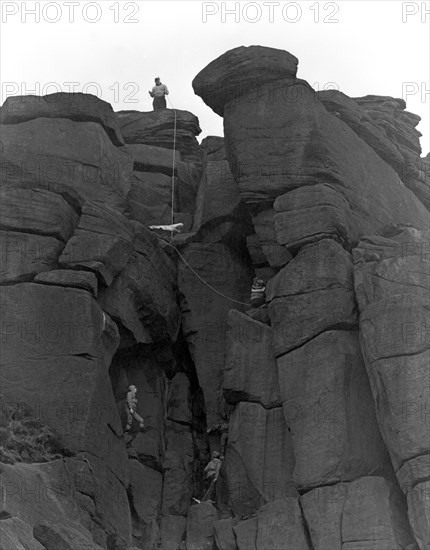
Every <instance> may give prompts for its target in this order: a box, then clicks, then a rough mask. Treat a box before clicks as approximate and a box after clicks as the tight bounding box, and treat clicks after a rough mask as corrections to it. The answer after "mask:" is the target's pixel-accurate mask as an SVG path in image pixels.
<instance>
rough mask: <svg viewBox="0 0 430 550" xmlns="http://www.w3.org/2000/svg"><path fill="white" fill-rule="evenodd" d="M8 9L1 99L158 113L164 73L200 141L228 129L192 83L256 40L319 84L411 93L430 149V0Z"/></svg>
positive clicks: (147, 2) (49, 4)
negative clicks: (89, 98)
mask: <svg viewBox="0 0 430 550" xmlns="http://www.w3.org/2000/svg"><path fill="white" fill-rule="evenodd" d="M0 4H1V8H2V24H1V27H2V28H1V31H2V38H1V75H0V76H1V80H2V90H1V91H2V96H1V98H0V99H1V102H3V101H4V100H5V99H6V97H7V96H8V95H18V94H26V93H36V94H41V93H52V92H55V91H56V90H63V91H69V90H71V89H74V90H75V91H76V92H81V91H87V92H89V93H93V94H94V93H95V94H97V95H99V96H101V97H102V99H104V100H106V101H108V102H110V103H111V104H112V105H113V108H114V110H115V111H119V110H122V109H136V110H140V111H149V110H152V104H151V99H150V97H149V95H148V92H147V90H148V89H150V88H151V87H152V85H153V79H154V77H155V76H160V77H161V80H162V81H163V82H164V83H165V84H167V86H168V87H169V89H170V99H171V101H172V102H173V105H174V106H175V107H176V108H179V109H186V110H189V111H191V112H193V113H194V114H195V115H197V116H198V117H199V120H200V126H201V128H202V130H203V132H202V134H201V136H200V137H204V136H206V135H208V134H212V135H222V133H223V129H222V119H221V118H220V117H218V116H217V115H216V114H215V113H213V112H212V111H211V109H210V108H209V107H207V106H206V105H205V104H204V103H203V101H202V100H201V99H200V98H199V97H197V96H195V95H194V92H193V89H192V87H191V81H192V79H193V78H194V76H195V75H196V74H197V73H198V72H199V71H200V70H201V69H203V68H204V67H205V66H206V65H207V64H208V63H209V62H210V61H212V60H213V59H215V58H216V57H218V56H219V55H221V54H222V53H224V52H225V51H227V50H229V49H232V48H235V47H237V46H241V45H244V46H249V45H252V44H259V45H262V46H270V47H274V48H280V49H285V50H287V51H289V52H290V53H292V54H294V55H295V56H296V57H298V59H299V71H298V76H299V77H300V78H303V79H305V80H307V81H308V82H309V83H310V84H311V85H312V86H313V87H314V88H315V89H324V88H325V87H337V88H338V89H340V90H341V91H343V92H344V93H346V94H347V95H349V96H351V97H357V96H363V95H367V94H379V95H390V96H394V97H403V98H404V99H405V100H406V102H407V109H408V110H409V111H412V112H414V113H417V114H419V115H420V116H421V117H422V121H421V123H420V125H419V126H418V129H419V130H420V131H421V133H422V134H423V138H422V139H421V145H422V148H423V154H424V155H425V154H427V152H428V151H429V135H430V121H429V104H430V96H429V93H428V90H429V87H430V86H429V67H430V62H429V49H430V48H429V28H430V25H429V22H430V13H426V10H430V2H428V1H427V2H422V1H420V2H403V1H401V0H398V1H390V0H386V1H375V0H373V1H371V0H370V1H366V0H361V1H351V0H341V1H336V2H325V1H320V2H316V1H315V0H311V1H303V0H301V1H300V2H288V1H281V0H279V1H273V2H269V1H268V2H265V1H260V2H258V3H257V2H247V1H241V2H240V3H239V2H230V1H229V2H216V3H215V2H202V1H200V0H193V1H181V0H175V1H167V0H166V1H160V0H157V1H151V0H140V1H134V2H128V1H125V0H120V1H119V2H115V1H110V0H101V1H100V0H99V1H97V2H90V1H87V0H79V1H78V0H75V1H74V2H71V1H69V2H68V1H61V0H57V1H49V0H42V1H40V2H33V1H30V0H27V1H26V2H22V1H19V2H18V1H6V0H1V1H0ZM73 4H76V5H73ZM235 7H236V14H234V13H231V12H233V11H234V9H235ZM226 10H227V13H226ZM32 11H33V12H34V11H35V12H36V15H39V17H40V21H39V22H36V21H35V17H36V16H35V15H34V14H32V13H31V12H32ZM72 11H74V14H73V18H74V20H73V21H71V18H72V17H71V16H72ZM204 12H205V13H206V14H207V15H206V22H205V21H204ZM229 12H230V13H229ZM127 19H128V20H129V22H126V20H127ZM91 21H92V22H91ZM133 21H134V22H133ZM71 82H74V83H75V84H74V85H72V84H67V83H71ZM49 83H51V85H49V86H48V84H49ZM72 86H74V88H73V87H72ZM426 92H427V93H426ZM132 100H137V102H133V101H132Z"/></svg>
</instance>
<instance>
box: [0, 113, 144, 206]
mask: <svg viewBox="0 0 430 550" xmlns="http://www.w3.org/2000/svg"><path fill="white" fill-rule="evenodd" d="M1 146H2V151H1V157H0V162H1V173H2V180H3V181H2V184H3V186H6V185H9V186H13V187H22V186H23V185H24V184H25V185H27V184H28V185H30V184H31V185H34V184H37V185H38V186H42V187H46V186H47V185H48V184H49V183H55V184H59V185H60V186H65V187H66V188H72V189H74V190H75V191H77V192H78V193H79V195H81V196H82V197H83V198H84V199H85V200H89V201H94V202H98V203H101V204H103V205H105V206H111V207H113V208H117V209H119V210H121V209H124V207H125V198H126V196H127V193H128V191H129V189H130V178H131V173H132V170H133V160H132V158H131V157H130V155H129V154H127V153H126V152H124V151H122V150H121V148H117V147H115V146H114V145H113V144H112V142H111V141H110V139H109V137H108V136H107V134H106V132H105V131H104V130H103V128H102V127H101V126H100V125H99V124H97V123H95V122H74V121H73V120H67V119H60V118H58V119H50V118H38V119H34V120H29V121H27V122H22V123H21V124H5V125H3V126H2V127H1Z"/></svg>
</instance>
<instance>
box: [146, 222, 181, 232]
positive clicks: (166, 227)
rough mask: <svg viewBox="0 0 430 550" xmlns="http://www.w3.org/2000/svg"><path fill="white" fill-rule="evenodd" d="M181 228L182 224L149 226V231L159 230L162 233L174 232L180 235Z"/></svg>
mask: <svg viewBox="0 0 430 550" xmlns="http://www.w3.org/2000/svg"><path fill="white" fill-rule="evenodd" d="M183 227H184V224H183V223H173V224H172V225H150V226H149V229H161V230H162V231H174V232H175V233H180V232H181V230H182V228H183Z"/></svg>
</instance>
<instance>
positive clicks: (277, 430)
mask: <svg viewBox="0 0 430 550" xmlns="http://www.w3.org/2000/svg"><path fill="white" fill-rule="evenodd" d="M293 468H294V456H293V450H292V442H291V438H290V433H289V432H288V429H287V426H286V424H285V419H284V416H283V414H282V408H281V407H277V408H274V409H269V410H267V409H265V408H264V407H262V406H261V405H259V404H257V403H245V402H244V403H239V404H238V405H237V406H236V408H235V409H234V411H233V413H232V415H231V417H230V426H229V435H228V446H227V455H226V469H227V479H228V487H229V499H230V503H231V507H232V509H233V511H234V513H235V515H237V516H241V517H243V516H249V515H251V514H253V513H255V512H256V511H257V510H258V509H259V508H260V506H262V505H263V504H265V503H267V502H270V501H273V500H277V499H281V498H285V497H286V496H292V495H294V494H296V492H295V489H294V485H293V483H292V472H293Z"/></svg>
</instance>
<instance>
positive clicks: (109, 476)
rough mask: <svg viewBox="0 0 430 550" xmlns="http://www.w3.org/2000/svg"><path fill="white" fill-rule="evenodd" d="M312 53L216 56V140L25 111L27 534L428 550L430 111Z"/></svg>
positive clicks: (20, 507)
mask: <svg viewBox="0 0 430 550" xmlns="http://www.w3.org/2000/svg"><path fill="white" fill-rule="evenodd" d="M297 65H298V60H297V59H296V58H295V57H294V56H293V55H291V54H290V53H288V52H285V51H282V50H275V49H272V48H264V47H261V46H251V47H248V48H246V47H240V48H236V49H234V50H231V51H229V52H227V53H225V54H224V55H222V56H220V57H219V58H218V59H216V60H215V61H213V62H212V63H210V64H209V65H208V67H206V68H205V69H203V70H202V71H201V72H200V73H199V75H197V76H196V78H195V80H194V82H193V86H194V89H195V91H196V93H197V94H198V95H200V96H201V97H202V99H203V100H204V101H205V103H206V104H207V105H209V106H210V107H211V108H212V109H213V110H214V111H215V112H216V113H217V114H219V115H220V116H223V117H224V131H225V136H224V138H222V137H217V136H208V137H207V138H205V139H204V140H203V141H202V143H201V145H199V143H198V141H197V139H196V136H198V135H199V134H200V132H201V130H200V126H199V121H198V119H197V117H196V116H195V115H193V114H192V113H189V112H187V111H182V110H174V109H165V110H162V111H156V112H150V113H141V112H138V111H121V112H119V113H114V112H113V110H112V107H111V106H110V105H108V104H107V103H105V102H103V101H101V100H99V99H98V98H94V97H93V96H89V95H86V94H63V93H61V94H52V95H50V96H45V97H43V98H39V97H36V96H26V97H25V98H24V97H21V98H20V97H15V98H9V99H8V100H7V101H6V102H5V104H4V105H3V108H2V110H1V114H0V117H1V123H2V126H1V148H0V149H1V151H0V153H1V158H0V164H1V171H2V182H1V187H0V198H1V199H2V200H1V206H0V214H1V219H0V238H1V247H2V251H3V254H2V256H3V259H4V262H3V263H2V268H1V271H0V298H1V313H0V316H1V319H0V320H1V340H2V342H1V343H2V354H1V370H0V390H1V399H2V419H1V426H0V432H1V433H0V435H1V436H2V441H1V443H0V460H1V461H2V464H1V465H0V490H1V496H2V498H1V499H0V500H1V502H2V509H1V511H0V537H1V541H2V543H1V544H2V548H3V546H4V550H15V549H19V550H24V549H26V550H42V549H46V550H61V549H64V550H76V549H77V548H78V546H79V548H88V549H91V550H136V549H137V548H141V549H143V548H144V549H145V550H157V549H161V550H179V549H180V550H204V549H206V548H207V549H208V550H214V549H215V548H216V549H217V550H272V549H275V548H282V549H284V548H288V549H293V550H364V549H365V548H366V549H368V550H383V549H384V550H418V549H419V550H425V549H428V547H429V544H430V539H429V528H430V511H429V506H428V498H426V495H427V494H428V490H429V483H430V463H429V456H430V449H429V440H428V422H427V411H428V395H429V392H430V385H429V377H428V362H429V345H428V338H427V335H428V323H429V318H428V312H429V309H430V307H429V299H428V290H429V278H430V269H429V265H430V263H429V255H428V242H429V230H428V228H429V220H430V218H429V211H428V208H429V206H430V199H429V197H430V193H429V189H430V184H429V178H428V164H429V163H428V157H427V158H420V156H419V155H420V153H421V150H420V146H419V132H418V131H417V130H416V125H417V123H418V121H419V118H418V117H417V116H416V115H413V114H411V113H408V112H407V111H406V110H405V107H406V105H405V103H404V102H403V100H399V99H395V98H391V97H387V96H366V97H363V98H355V99H352V98H349V97H347V96H346V95H345V94H343V93H341V92H333V91H330V92H328V91H327V92H315V91H314V90H313V89H312V88H311V86H310V85H309V84H308V83H307V82H306V81H304V80H301V79H298V78H297V77H296V73H297ZM172 222H175V223H179V222H181V223H182V224H183V232H182V234H173V232H170V231H164V230H163V229H156V230H151V229H150V227H149V226H153V225H167V224H170V223H172ZM254 277H259V278H262V279H263V282H264V285H265V297H264V299H265V303H264V304H263V305H262V306H261V307H259V308H255V307H253V308H251V307H250V294H251V292H250V291H251V286H252V281H253V278H254ZM131 385H133V386H135V387H136V388H137V394H136V396H137V403H136V413H137V414H138V415H139V416H140V417H141V420H138V421H136V420H133V421H132V422H131V425H129V416H128V415H129V414H130V410H129V408H128V406H127V402H126V394H127V391H128V388H129V387H130V386H131ZM36 451H37V452H36ZM214 451H218V452H219V453H220V455H221V466H220V471H219V477H218V479H217V482H216V484H211V479H208V478H207V475H206V472H207V469H205V467H206V465H207V464H208V462H209V460H210V458H211V456H216V455H213V452H214ZM35 457H37V458H35ZM36 460H37V462H36Z"/></svg>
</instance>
